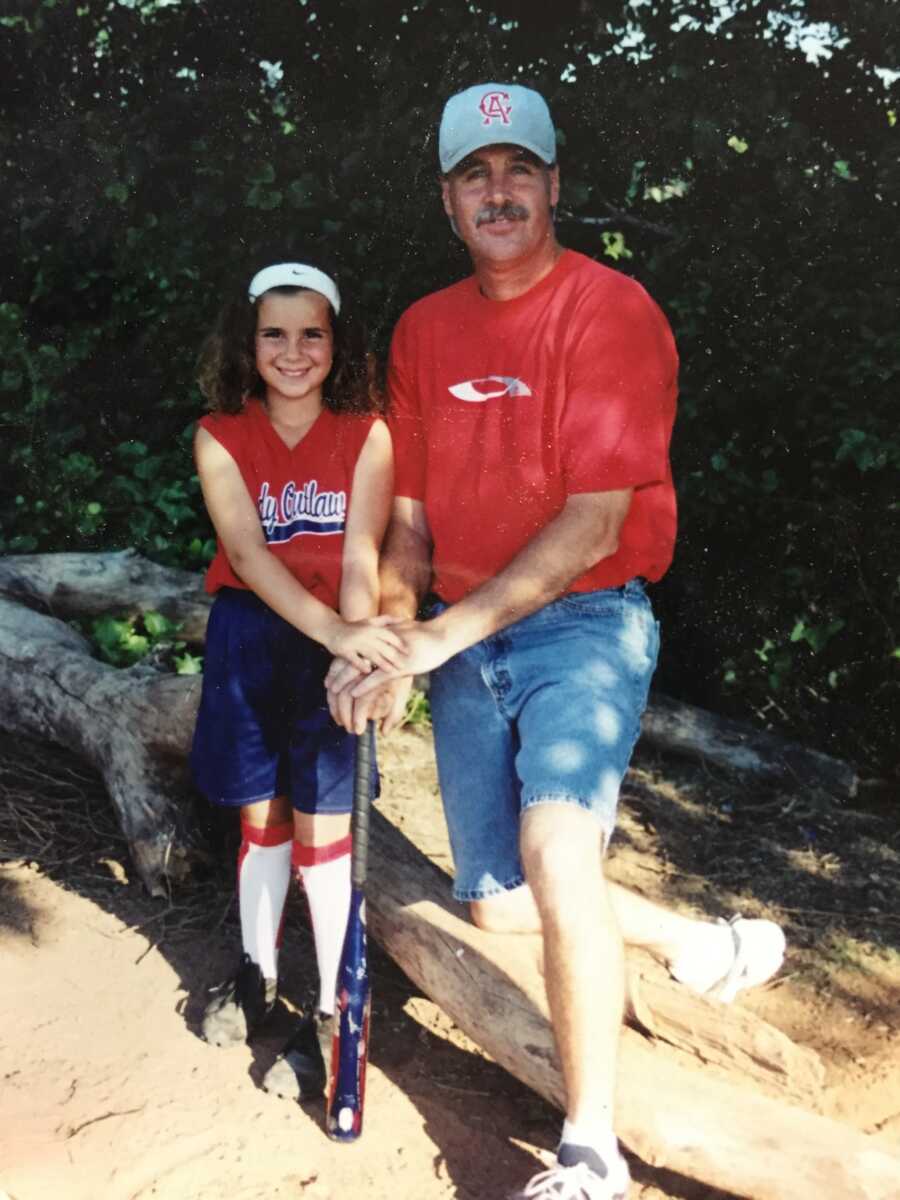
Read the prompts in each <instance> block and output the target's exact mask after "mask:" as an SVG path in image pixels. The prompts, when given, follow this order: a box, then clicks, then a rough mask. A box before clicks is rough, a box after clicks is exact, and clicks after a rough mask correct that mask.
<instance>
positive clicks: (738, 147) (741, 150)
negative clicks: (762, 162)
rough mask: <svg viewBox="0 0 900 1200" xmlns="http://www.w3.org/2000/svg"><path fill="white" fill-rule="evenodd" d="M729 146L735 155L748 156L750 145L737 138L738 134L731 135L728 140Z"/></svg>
mask: <svg viewBox="0 0 900 1200" xmlns="http://www.w3.org/2000/svg"><path fill="white" fill-rule="evenodd" d="M727 145H728V146H729V147H730V148H731V149H732V150H733V151H734V152H735V154H746V153H747V151H748V150H749V149H750V145H749V143H748V142H745V141H744V139H743V138H739V137H737V135H736V134H732V135H731V137H730V138H729V139H728V142H727Z"/></svg>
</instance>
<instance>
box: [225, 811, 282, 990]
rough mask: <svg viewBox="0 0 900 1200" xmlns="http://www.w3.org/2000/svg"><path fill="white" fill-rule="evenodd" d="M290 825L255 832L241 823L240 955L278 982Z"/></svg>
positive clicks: (239, 878)
mask: <svg viewBox="0 0 900 1200" xmlns="http://www.w3.org/2000/svg"><path fill="white" fill-rule="evenodd" d="M293 836H294V826H293V822H291V821H287V822H285V823H284V824H283V825H271V826H269V827H268V828H267V829H257V828H255V827H254V826H252V825H249V824H248V823H247V822H246V821H244V820H243V819H242V820H241V848H240V850H239V852H238V902H239V906H240V913H241V941H242V943H243V946H244V953H245V954H246V955H247V956H248V957H249V958H250V959H252V961H253V962H255V963H257V964H258V966H259V969H260V971H262V973H263V975H264V976H265V978H266V979H277V978H278V947H279V945H280V944H281V923H282V919H283V917H284V902H285V899H286V897H287V890H288V887H289V886H290V882H291V845H292V842H293Z"/></svg>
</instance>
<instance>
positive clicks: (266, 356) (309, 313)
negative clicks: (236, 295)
mask: <svg viewBox="0 0 900 1200" xmlns="http://www.w3.org/2000/svg"><path fill="white" fill-rule="evenodd" d="M333 348H334V339H333V335H332V331H331V307H330V305H329V303H328V301H327V300H326V299H325V297H324V296H321V295H320V294H319V293H318V292H309V291H304V292H296V293H294V294H293V295H283V294H279V293H278V292H267V293H266V294H265V295H264V296H263V297H262V298H261V299H260V301H259V305H258V309H257V317H256V369H257V371H258V372H259V375H260V378H261V379H262V381H263V383H264V384H265V385H266V400H267V402H268V403H269V404H270V405H271V404H272V403H275V404H278V403H279V402H281V403H291V402H296V401H299V400H311V401H313V402H314V403H315V404H316V406H320V405H321V403H322V385H323V384H324V382H325V380H326V379H327V378H328V374H329V372H330V371H331V364H332V355H333Z"/></svg>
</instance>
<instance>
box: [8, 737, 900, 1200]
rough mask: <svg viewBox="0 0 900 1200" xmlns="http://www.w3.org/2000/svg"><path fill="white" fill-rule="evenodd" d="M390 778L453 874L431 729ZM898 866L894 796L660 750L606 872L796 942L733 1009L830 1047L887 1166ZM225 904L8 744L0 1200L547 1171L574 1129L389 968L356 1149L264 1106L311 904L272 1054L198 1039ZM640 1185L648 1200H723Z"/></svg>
mask: <svg viewBox="0 0 900 1200" xmlns="http://www.w3.org/2000/svg"><path fill="white" fill-rule="evenodd" d="M380 761H381V764H382V773H383V780H384V794H383V797H382V799H381V801H380V802H379V806H380V808H381V809H382V811H383V812H385V813H386V814H387V815H388V816H389V817H390V818H391V819H392V820H393V821H394V822H395V823H397V824H399V825H401V826H402V828H403V831H404V833H406V835H407V836H408V837H409V838H411V839H412V840H413V841H414V842H416V843H417V844H418V846H419V847H420V849H422V850H423V851H424V852H425V853H427V854H428V855H429V856H430V857H431V858H432V859H434V860H435V861H436V862H437V863H438V864H439V865H440V866H442V867H444V868H445V869H448V870H449V866H450V860H449V853H448V847H447V841H446V834H445V829H444V824H443V820H442V818H441V812H440V801H439V797H438V794H437V785H436V781H435V776H434V769H433V765H432V760H431V745H430V738H429V735H428V732H427V729H426V730H423V729H416V730H404V731H400V732H398V733H396V734H394V735H392V736H391V738H389V739H387V740H386V741H384V742H383V743H382V746H381V749H380ZM226 840H227V839H226ZM898 867H900V821H898V807H897V803H896V798H895V799H894V800H893V802H890V803H889V802H888V800H886V799H885V797H884V796H883V794H882V795H881V796H880V799H879V801H878V803H877V804H875V803H869V804H863V803H860V804H859V805H858V806H855V807H853V808H850V807H847V806H844V807H841V806H839V805H837V804H835V803H833V802H831V801H828V800H824V799H814V798H799V797H796V796H784V795H773V794H765V795H762V794H755V793H752V792H750V791H748V790H747V789H746V788H741V787H738V786H736V785H735V784H733V783H731V782H729V781H727V780H725V779H724V778H722V777H718V776H711V775H709V774H708V773H705V772H701V771H698V769H696V768H687V767H684V766H679V765H677V764H673V763H672V762H671V761H666V762H663V761H661V760H651V759H647V758H639V759H638V760H637V762H636V764H635V769H634V770H633V771H632V772H631V774H630V775H629V777H628V779H627V781H626V785H625V788H624V794H623V802H622V815H621V822H620V828H619V831H618V833H617V836H616V839H615V842H614V846H613V851H612V861H611V873H612V874H613V875H614V876H615V877H616V878H617V879H619V880H620V881H621V882H624V883H627V884H629V885H630V886H633V887H635V888H637V889H638V890H640V891H641V892H643V893H644V894H645V895H647V896H649V897H651V898H658V899H664V900H666V901H667V902H669V903H672V904H675V905H678V906H680V907H681V908H682V909H683V910H685V911H695V912H705V913H707V914H708V915H710V916H719V915H723V914H730V913H731V912H733V911H736V910H739V911H741V912H743V913H744V914H745V915H754V916H756V915H768V916H772V917H774V918H775V919H778V920H780V921H781V922H782V923H783V924H784V926H785V928H786V932H787V935H788V940H789V945H790V953H789V958H788V961H787V964H786V968H785V970H784V972H783V973H782V974H781V976H780V977H779V978H778V979H777V980H776V981H774V982H773V983H772V984H770V985H769V986H768V987H766V988H763V989H759V990H757V991H756V992H755V993H754V994H752V995H750V996H748V997H747V998H745V999H744V998H742V999H741V1001H740V1003H743V1004H746V1005H747V1006H749V1007H750V1008H751V1009H753V1010H754V1011H756V1012H758V1013H759V1014H761V1015H762V1016H764V1017H765V1018H766V1019H767V1020H769V1021H771V1022H772V1023H773V1024H775V1025H777V1026H779V1027H780V1028H781V1029H783V1030H784V1031H785V1032H786V1033H788V1034H789V1035H790V1036H791V1037H793V1038H794V1039H795V1040H797V1041H799V1042H801V1043H804V1044H806V1045H809V1046H812V1047H814V1048H815V1049H816V1050H817V1051H819V1052H820V1053H821V1055H822V1056H823V1058H824V1059H825V1061H826V1063H827V1066H828V1080H827V1089H826V1091H825V1093H824V1094H823V1096H822V1098H821V1110H822V1111H823V1112H825V1113H827V1114H828V1115H831V1116H835V1117H838V1118H840V1119H841V1120H844V1121H846V1122H848V1123H849V1124H851V1125H854V1126H856V1127H858V1128H860V1129H863V1130H866V1131H868V1132H870V1133H873V1134H876V1135H877V1137H878V1138H879V1139H880V1140H882V1141H883V1142H884V1143H885V1144H886V1145H887V1146H890V1147H891V1148H893V1149H894V1150H895V1151H898V1150H900V869H898ZM375 886H377V881H376V883H375ZM232 889H233V869H232V868H231V867H230V866H229V865H228V864H227V862H223V864H222V865H221V866H220V867H218V868H211V869H210V871H209V873H208V874H207V875H206V877H205V878H201V879H198V880H195V882H194V883H193V884H192V885H191V886H190V887H189V888H181V889H179V890H178V891H177V892H176V893H174V894H173V895H172V896H171V897H170V899H169V900H168V901H164V900H151V899H149V898H148V897H147V896H146V894H145V893H144V892H143V890H142V888H141V886H140V884H139V883H138V882H137V881H136V880H135V879H134V878H133V877H132V871H131V867H130V864H129V861H128V857H127V851H126V849H125V846H124V843H123V841H122V839H121V836H120V835H119V833H118V830H117V828H116V825H115V821H114V819H113V817H112V814H111V812H110V808H109V804H108V802H107V800H106V797H105V794H104V792H103V789H102V787H101V786H100V785H99V783H98V782H97V780H96V779H95V778H94V777H93V776H92V775H91V774H90V772H89V771H88V770H87V769H86V768H85V767H84V766H83V765H81V764H80V763H78V762H77V761H75V760H73V759H71V758H69V757H68V756H66V755H63V754H62V753H60V752H58V751H56V750H53V749H52V748H50V747H47V746H38V745H34V744H29V743H27V742H23V741H22V740H20V739H13V738H8V737H7V738H5V739H0V1031H2V1032H0V1079H2V1084H3V1086H2V1089H0V1200H7V1198H8V1200H145V1198H149V1197H157V1198H159V1200H222V1198H225V1197H227V1198H228V1200H262V1198H263V1197H266V1198H269V1197H281V1196H284V1197H287V1196H291V1197H303V1198H304V1200H332V1198H333V1200H337V1198H338V1197H341V1200H346V1198H347V1197H357V1196H365V1197H367V1198H369V1200H389V1198H390V1200H395V1198H398V1197H400V1198H404V1197H415V1200H446V1198H450V1197H454V1198H459V1200H489V1198H493V1197H497V1198H500V1197H503V1196H505V1195H506V1193H507V1192H508V1191H509V1190H510V1189H511V1188H512V1187H513V1186H516V1185H520V1184H521V1183H522V1182H523V1181H524V1180H525V1179H526V1178H528V1176H529V1175H530V1174H532V1173H533V1172H534V1171H535V1170H538V1169H540V1165H541V1162H542V1159H543V1158H544V1157H547V1156H548V1155H549V1154H550V1153H551V1151H552V1148H553V1146H554V1143H555V1139H556V1136H557V1133H558V1128H559V1118H558V1115H557V1114H556V1113H555V1112H554V1111H553V1110H552V1109H551V1108H550V1107H549V1106H548V1105H546V1104H545V1103H544V1102H543V1101H541V1100H540V1099H538V1098H537V1097H536V1096H535V1095H534V1094H533V1093H531V1092H529V1091H528V1090H527V1089H525V1088H523V1087H522V1086H520V1085H519V1084H517V1083H516V1082H515V1081H514V1080H513V1079H512V1078H511V1077H510V1076H508V1075H507V1074H506V1073H505V1072H503V1071H502V1070H500V1068H498V1067H497V1066H496V1065H495V1064H493V1063H492V1062H490V1061H489V1060H487V1059H486V1058H485V1057H484V1056H483V1055H482V1054H481V1053H480V1051H479V1050H478V1048H477V1047H476V1046H474V1045H473V1044H472V1043H471V1042H470V1041H469V1040H468V1039H467V1038H466V1037H465V1036H464V1035H463V1034H462V1033H461V1031H460V1030H458V1029H457V1028H456V1027H454V1025H453V1024H452V1023H451V1022H450V1021H449V1020H448V1019H447V1018H446V1017H445V1016H444V1015H443V1014H442V1012H441V1010H440V1009H439V1008H438V1007H437V1006H436V1005H435V1004H433V1003H432V1002H431V1001H429V1000H427V999H426V998H425V997H423V996H421V995H420V994H418V992H417V990H416V989H415V987H414V986H413V985H411V984H410V982H409V981H408V980H407V979H406V978H405V976H404V975H403V974H402V973H401V972H400V971H399V970H398V969H397V968H396V967H394V966H393V964H391V963H390V962H389V961H388V960H387V959H386V958H385V957H384V956H383V955H380V954H377V953H376V955H375V962H374V972H375V980H376V982H375V1004H374V1014H373V1046H372V1058H371V1063H370V1071H369V1090H368V1098H367V1109H366V1127H365V1132H364V1136H363V1138H362V1139H361V1140H360V1142H358V1143H357V1144H355V1145H351V1146H342V1145H336V1144H334V1143H332V1142H330V1141H329V1140H328V1139H327V1138H326V1137H325V1135H324V1133H323V1130H322V1113H321V1111H320V1106H319V1105H310V1106H307V1107H306V1108H301V1107H299V1106H297V1105H295V1104H291V1103H285V1102H283V1101H279V1100H277V1099H275V1098H273V1097H270V1096H268V1095H267V1094H265V1093H264V1092H263V1091H262V1090H261V1089H260V1086H259V1080H260V1078H261V1076H262V1074H263V1072H264V1071H265V1069H266V1068H267V1066H268V1065H269V1063H270V1062H271V1060H272V1058H273V1056H274V1054H275V1052H276V1050H277V1047H278V1044H279V1042H280V1040H282V1039H283V1037H284V1034H285V1031H286V1030H287V1028H288V1027H289V1024H290V1020H291V1014H290V1008H291V1007H293V1006H296V1005H298V1004H301V1003H302V1002H303V998H304V996H305V995H306V993H307V992H308V990H309V988H310V987H311V985H312V984H313V982H314V966H313V960H312V955H311V940H310V937H309V934H308V932H307V931H306V929H305V928H304V927H303V924H302V921H301V914H300V906H299V904H294V905H293V906H292V908H291V911H290V914H289V921H288V932H287V937H286V943H285V947H284V950H283V956H282V964H283V967H284V989H283V990H284V997H285V1001H284V1004H283V1006H282V1010H281V1011H280V1013H279V1015H278V1021H277V1023H276V1027H275V1029H274V1030H273V1033H272V1036H271V1037H270V1038H268V1039H267V1040H266V1041H264V1042H262V1043H260V1044H259V1045H255V1046H254V1047H253V1048H252V1049H251V1048H250V1047H240V1048H236V1049H233V1050H217V1049H214V1048H212V1047H210V1046H207V1045H206V1044H205V1043H204V1042H202V1041H201V1040H200V1039H199V1038H198V1036H197V1033H196V1024H195V1020H196V1014H197V1011H198V1008H199V1006H200V1005H201V1004H202V1001H203V996H204V993H205V990H206V988H207V987H208V986H210V985H211V984H213V983H214V982H216V981H218V980H219V979H220V978H221V977H222V976H223V975H224V974H226V973H227V972H228V970H229V968H230V967H231V965H232V964H233V961H234V957H235V952H236V945H237V943H238V929H237V923H236V914H235V907H234V903H233V897H232ZM632 1169H633V1175H634V1180H635V1182H634V1186H633V1189H632V1200H638V1198H642V1200H666V1198H668V1200H713V1197H714V1194H713V1193H712V1192H710V1191H709V1190H708V1189H704V1188H701V1187H698V1186H697V1185H696V1184H691V1183H690V1182H689V1181H687V1180H684V1179H680V1178H677V1177H674V1176H671V1175H669V1174H665V1173H661V1172H654V1171H651V1170H650V1169H648V1168H647V1167H645V1166H644V1165H642V1164H641V1163H640V1162H638V1161H633V1162H632ZM785 1194H786V1195H788V1194H789V1186H787V1182H786V1192H785ZM715 1195H716V1196H721V1194H719V1193H716V1194H715Z"/></svg>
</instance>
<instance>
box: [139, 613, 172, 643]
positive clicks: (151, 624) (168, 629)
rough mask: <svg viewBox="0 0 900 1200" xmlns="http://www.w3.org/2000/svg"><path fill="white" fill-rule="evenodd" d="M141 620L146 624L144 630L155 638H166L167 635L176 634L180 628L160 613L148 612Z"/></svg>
mask: <svg viewBox="0 0 900 1200" xmlns="http://www.w3.org/2000/svg"><path fill="white" fill-rule="evenodd" d="M141 620H142V621H143V622H144V628H145V629H146V630H147V632H148V633H149V634H150V636H151V637H154V638H160V637H164V636H165V635H166V634H167V633H174V632H175V630H176V629H177V628H178V627H177V626H176V625H174V624H173V623H172V622H171V621H170V620H169V619H168V618H167V617H164V616H163V615H162V613H158V612H146V613H144V615H143V617H141Z"/></svg>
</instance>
